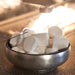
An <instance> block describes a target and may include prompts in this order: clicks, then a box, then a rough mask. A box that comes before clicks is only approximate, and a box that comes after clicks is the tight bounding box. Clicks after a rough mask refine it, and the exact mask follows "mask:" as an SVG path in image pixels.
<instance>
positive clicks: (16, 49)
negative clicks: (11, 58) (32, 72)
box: [12, 47, 25, 53]
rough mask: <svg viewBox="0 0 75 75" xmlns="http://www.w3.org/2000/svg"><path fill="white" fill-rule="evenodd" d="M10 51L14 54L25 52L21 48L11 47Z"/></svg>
mask: <svg viewBox="0 0 75 75" xmlns="http://www.w3.org/2000/svg"><path fill="white" fill-rule="evenodd" d="M12 50H14V51H16V52H20V53H25V51H24V50H23V48H22V47H13V48H12Z"/></svg>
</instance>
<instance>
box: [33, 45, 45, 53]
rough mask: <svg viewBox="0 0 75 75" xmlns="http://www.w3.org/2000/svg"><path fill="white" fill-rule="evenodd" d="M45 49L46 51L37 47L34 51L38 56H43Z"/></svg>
mask: <svg viewBox="0 0 75 75" xmlns="http://www.w3.org/2000/svg"><path fill="white" fill-rule="evenodd" d="M45 49H46V46H37V48H36V49H35V50H34V51H35V52H37V53H39V54H44V53H45Z"/></svg>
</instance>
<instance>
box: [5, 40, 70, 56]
mask: <svg viewBox="0 0 75 75" xmlns="http://www.w3.org/2000/svg"><path fill="white" fill-rule="evenodd" d="M9 41H10V39H8V40H7V42H6V47H7V48H8V49H9V50H11V51H12V52H15V53H18V54H23V55H31V56H41V55H54V54H58V53H61V52H65V51H67V50H68V49H69V47H70V46H71V45H70V43H69V45H68V47H66V48H63V49H59V50H58V51H57V52H53V53H48V54H27V53H21V52H18V51H15V50H12V49H11V48H12V46H11V44H10V43H9Z"/></svg>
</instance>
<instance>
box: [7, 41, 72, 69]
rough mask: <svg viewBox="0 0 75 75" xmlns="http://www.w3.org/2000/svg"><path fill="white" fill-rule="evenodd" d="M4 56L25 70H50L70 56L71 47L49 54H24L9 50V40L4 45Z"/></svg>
mask: <svg viewBox="0 0 75 75" xmlns="http://www.w3.org/2000/svg"><path fill="white" fill-rule="evenodd" d="M6 47H7V48H6V56H7V58H8V60H9V61H11V63H13V64H14V65H16V66H18V67H21V68H23V69H27V70H52V69H55V68H56V67H58V66H59V65H61V64H63V63H64V62H65V61H66V60H67V59H68V58H69V55H70V51H71V46H70V45H69V47H68V48H66V49H65V50H60V51H59V52H56V53H51V54H37V55H36V54H25V53H19V52H16V51H14V50H12V49H11V45H10V44H9V40H8V41H7V43H6Z"/></svg>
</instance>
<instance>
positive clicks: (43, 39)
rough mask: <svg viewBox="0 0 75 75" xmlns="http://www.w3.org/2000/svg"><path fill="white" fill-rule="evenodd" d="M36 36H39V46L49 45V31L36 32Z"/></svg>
mask: <svg viewBox="0 0 75 75" xmlns="http://www.w3.org/2000/svg"><path fill="white" fill-rule="evenodd" d="M34 36H35V37H37V38H38V42H39V43H38V45H39V46H48V40H49V36H48V33H39V34H35V35H34Z"/></svg>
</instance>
